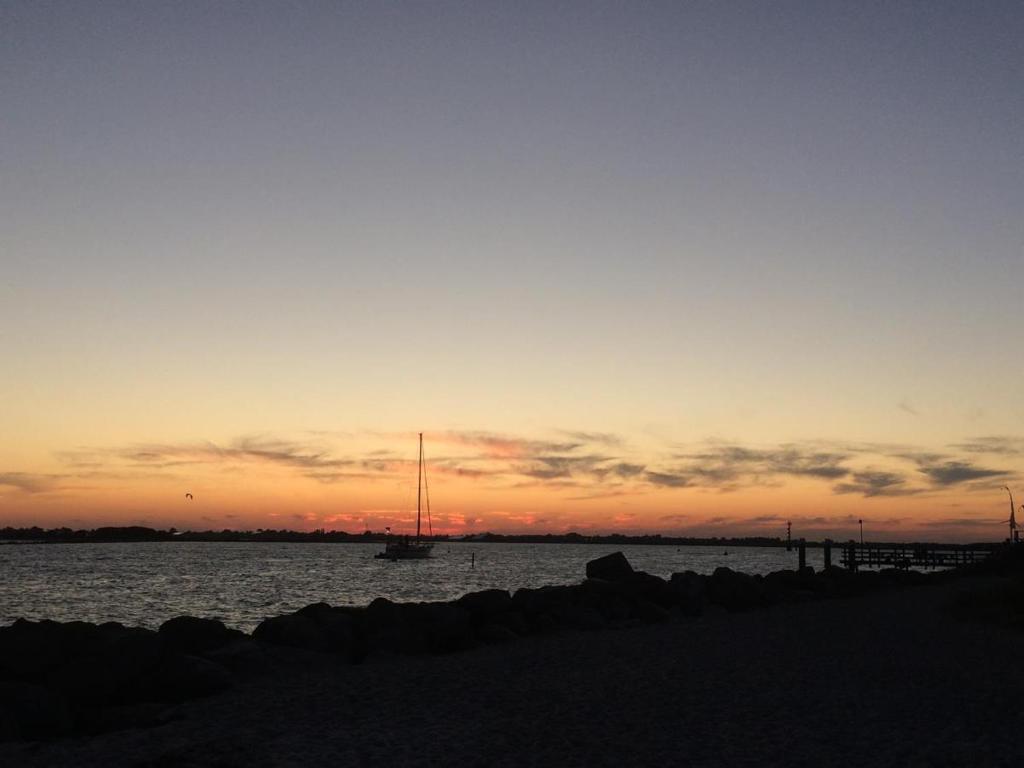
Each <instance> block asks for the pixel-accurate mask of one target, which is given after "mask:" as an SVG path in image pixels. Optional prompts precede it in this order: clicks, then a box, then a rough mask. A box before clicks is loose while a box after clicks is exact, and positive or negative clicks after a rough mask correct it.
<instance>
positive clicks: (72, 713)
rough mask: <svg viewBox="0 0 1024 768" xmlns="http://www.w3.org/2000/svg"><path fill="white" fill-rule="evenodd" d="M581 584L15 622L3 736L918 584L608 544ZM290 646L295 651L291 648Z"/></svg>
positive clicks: (158, 716) (122, 722) (135, 722)
mask: <svg viewBox="0 0 1024 768" xmlns="http://www.w3.org/2000/svg"><path fill="white" fill-rule="evenodd" d="M586 577H587V578H586V580H585V581H583V582H582V583H580V584H573V585H562V586H547V587H540V588H537V589H520V590H517V591H516V592H515V593H514V594H510V593H509V592H507V591H505V590H500V589H489V590H484V591H482V592H472V593H469V594H466V595H463V596H462V597H460V598H459V599H458V600H454V601H451V602H428V603H395V602H392V601H390V600H387V599H384V598H378V599H376V600H374V601H373V602H372V603H370V604H369V605H368V606H365V607H358V608H356V607H335V606H331V605H328V604H327V603H314V604H312V605H309V606H306V607H305V608H303V609H301V610H299V611H296V612H295V613H291V614H286V615H283V616H275V617H273V618H268V619H266V620H264V621H263V622H262V623H261V624H260V625H259V626H258V627H257V628H256V629H255V631H254V632H253V633H252V636H251V637H250V636H248V635H245V634H244V633H242V632H239V631H237V630H232V629H229V628H227V627H225V626H224V625H223V624H222V623H220V622H219V621H215V620H212V619H202V618H195V617H191V616H180V617H177V618H174V619H171V620H170V621H167V622H166V623H164V624H163V625H162V626H161V627H160V628H159V630H158V631H152V630H147V629H140V628H130V627H125V626H122V625H120V624H116V623H107V624H100V625H95V624H89V623H85V622H69V623H63V624H61V623H57V622H53V621H39V622H32V621H25V620H18V621H16V622H15V623H14V624H13V625H11V626H9V627H2V628H0V740H3V739H8V740H9V739H49V738H57V737H61V736H66V735H75V734H88V733H95V732H100V731H104V730H110V729H116V728H124V727H137V726H145V725H155V724H159V723H161V722H164V721H166V720H167V719H168V718H172V717H174V716H175V715H176V711H177V710H176V705H178V704H180V702H183V701H185V700H187V699H191V698H195V697H200V696H206V695H210V694H215V693H217V692H219V691H222V690H224V689H225V688H227V687H229V686H230V685H231V684H232V681H233V680H236V679H238V678H240V677H244V676H247V675H250V674H253V673H256V672H258V671H260V670H262V669H266V668H267V665H268V664H274V663H278V662H279V661H281V660H282V659H287V658H288V657H289V653H291V652H292V651H294V652H296V653H299V654H304V653H308V652H317V653H322V654H332V655H334V656H335V657H336V658H340V659H343V660H347V661H351V662H354V663H356V662H361V661H363V660H365V659H367V658H369V657H386V656H387V655H389V654H440V653H452V652H457V651H462V650H466V649H469V648H473V647H476V646H480V645H495V644H502V643H511V642H515V641H517V640H519V639H520V638H522V637H525V636H528V635H535V634H542V633H548V632H558V631H597V630H606V629H622V628H628V627H634V626H638V625H642V624H651V623H657V622H666V621H673V620H685V619H686V618H687V617H694V616H699V615H701V614H703V613H705V612H706V611H708V610H709V609H710V610H719V611H721V610H726V611H745V610H754V609H759V608H763V607H767V606H771V605H773V604H778V603H785V602H795V601H806V600H814V599H824V598H832V597H845V596H850V595H855V594H860V593H864V592H869V591H873V590H877V589H882V588H885V587H891V586H896V585H904V584H909V583H916V582H919V581H923V580H926V579H927V578H928V577H925V576H923V575H921V574H918V573H914V572H902V571H882V572H868V571H864V572H861V573H856V574H854V573H848V572H846V571H841V570H839V569H831V570H827V571H823V572H820V573H815V572H814V571H813V570H812V569H810V568H804V569H802V570H800V571H779V572H776V573H772V574H769V575H767V576H763V577H762V576H750V575H747V574H743V573H738V572H736V571H732V570H730V569H728V568H719V569H717V570H716V571H715V572H714V573H713V574H711V575H701V574H697V573H694V572H692V571H686V572H684V573H675V574H672V576H671V577H670V578H669V579H663V578H660V577H658V576H654V575H651V574H648V573H644V572H642V571H634V570H633V568H632V567H631V566H630V564H629V562H628V561H627V560H626V558H625V556H623V555H622V553H619V552H616V553H613V554H610V555H607V556H605V557H601V558H598V559H596V560H593V561H591V562H589V563H588V564H587V568H586ZM289 649H291V650H289Z"/></svg>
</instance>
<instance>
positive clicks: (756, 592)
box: [708, 566, 764, 611]
mask: <svg viewBox="0 0 1024 768" xmlns="http://www.w3.org/2000/svg"><path fill="white" fill-rule="evenodd" d="M708 599H709V600H710V602H712V603H715V604H716V605H720V606H722V607H723V608H725V609H727V610H730V611H743V610H747V609H749V608H753V607H755V606H757V605H760V604H761V603H762V602H763V600H764V595H763V589H762V588H761V586H760V585H759V584H758V583H757V581H756V580H755V579H754V577H753V576H750V575H748V574H746V573H740V572H738V571H734V570H732V569H731V568H726V567H724V566H723V567H719V568H716V569H715V572H714V573H713V574H711V578H710V579H708Z"/></svg>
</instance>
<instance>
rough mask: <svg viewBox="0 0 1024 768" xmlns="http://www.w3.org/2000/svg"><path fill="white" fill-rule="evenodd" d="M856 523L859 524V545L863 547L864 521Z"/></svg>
mask: <svg viewBox="0 0 1024 768" xmlns="http://www.w3.org/2000/svg"><path fill="white" fill-rule="evenodd" d="M857 522H858V523H860V545H861V546H862V547H863V546H864V521H863V520H858V521H857Z"/></svg>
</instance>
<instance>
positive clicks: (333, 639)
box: [298, 603, 356, 658]
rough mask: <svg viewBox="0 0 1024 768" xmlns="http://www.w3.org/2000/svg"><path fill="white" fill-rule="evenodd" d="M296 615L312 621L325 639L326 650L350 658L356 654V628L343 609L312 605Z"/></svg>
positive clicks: (323, 604) (351, 618)
mask: <svg viewBox="0 0 1024 768" xmlns="http://www.w3.org/2000/svg"><path fill="white" fill-rule="evenodd" d="M298 615H300V616H305V617H307V618H310V619H312V620H313V621H314V622H315V623H316V625H317V626H318V627H319V628H320V630H321V631H322V632H323V634H324V637H325V638H326V639H327V650H329V651H330V652H331V653H337V654H339V655H341V656H345V657H347V658H351V657H353V656H354V655H355V653H356V628H355V623H356V622H355V619H354V618H353V617H352V614H351V613H350V612H349V611H348V610H346V609H344V608H332V607H331V606H330V605H328V604H327V603H313V604H312V605H307V606H306V607H305V608H302V609H300V610H299V611H298Z"/></svg>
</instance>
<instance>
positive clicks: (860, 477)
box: [832, 470, 920, 497]
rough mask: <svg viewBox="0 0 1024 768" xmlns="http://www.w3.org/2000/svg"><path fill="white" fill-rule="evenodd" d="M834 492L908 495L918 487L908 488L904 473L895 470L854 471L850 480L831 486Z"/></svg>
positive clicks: (863, 494) (868, 495)
mask: <svg viewBox="0 0 1024 768" xmlns="http://www.w3.org/2000/svg"><path fill="white" fill-rule="evenodd" d="M832 490H833V491H834V492H835V493H859V494H861V495H862V496H866V497H871V496H908V495H910V494H914V493H920V489H915V488H908V487H907V478H906V476H905V475H901V474H898V473H896V472H880V471H870V470H869V471H865V472H854V473H853V475H852V476H851V478H850V480H848V481H847V482H845V483H839V484H837V485H835V486H833V488H832Z"/></svg>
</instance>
